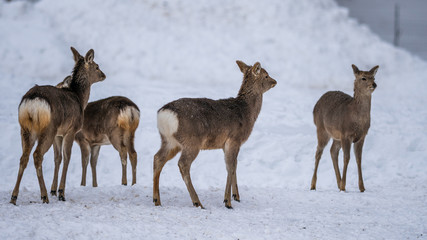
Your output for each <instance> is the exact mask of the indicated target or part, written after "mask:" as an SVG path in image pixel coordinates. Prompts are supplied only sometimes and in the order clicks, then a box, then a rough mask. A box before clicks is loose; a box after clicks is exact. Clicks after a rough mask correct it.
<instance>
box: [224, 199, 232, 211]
mask: <svg viewBox="0 0 427 240" xmlns="http://www.w3.org/2000/svg"><path fill="white" fill-rule="evenodd" d="M224 204H225V207H226V208H228V209H233V207H232V206H231V204H230V203H229V202H228V200H227V199H224Z"/></svg>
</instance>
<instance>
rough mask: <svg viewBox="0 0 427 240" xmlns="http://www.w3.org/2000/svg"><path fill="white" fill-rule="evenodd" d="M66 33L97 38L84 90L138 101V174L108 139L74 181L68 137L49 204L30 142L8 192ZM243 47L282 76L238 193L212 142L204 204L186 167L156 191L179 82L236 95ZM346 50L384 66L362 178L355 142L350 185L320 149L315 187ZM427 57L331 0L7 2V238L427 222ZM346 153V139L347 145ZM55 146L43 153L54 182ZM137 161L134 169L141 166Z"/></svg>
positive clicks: (320, 235) (244, 156)
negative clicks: (232, 191)
mask: <svg viewBox="0 0 427 240" xmlns="http://www.w3.org/2000/svg"><path fill="white" fill-rule="evenodd" d="M70 46H73V47H75V48H76V49H77V50H79V51H80V53H81V54H85V53H86V52H87V51H88V50H89V49H91V48H93V49H94V50H95V61H96V62H97V63H98V64H99V66H100V68H101V70H102V71H103V72H104V73H105V74H106V75H107V78H106V80H105V81H103V82H100V83H96V84H94V85H93V86H92V88H91V95H90V100H91V101H94V100H97V99H101V98H105V97H109V96H114V95H122V96H126V97H128V98H130V99H132V100H133V101H134V102H135V103H136V104H137V105H138V106H139V108H140V110H141V120H140V125H139V128H138V130H137V132H136V140H135V144H136V150H137V152H138V168H137V184H136V185H133V186H129V185H128V186H122V185H121V184H120V183H121V164H120V158H119V155H118V153H117V151H116V150H115V149H114V148H113V147H112V146H103V147H102V148H101V152H100V156H99V160H98V185H99V186H98V187H97V188H93V187H92V186H91V174H90V171H89V173H88V176H87V181H88V183H89V184H88V185H87V186H85V187H82V186H80V180H81V158H80V149H79V147H78V145H77V144H74V147H73V151H72V157H71V158H72V159H71V163H70V166H69V169H68V176H67V185H66V198H67V201H65V202H62V201H58V199H57V198H56V197H53V196H49V199H50V203H49V204H42V201H41V200H40V189H39V185H38V181H37V177H36V172H35V168H34V165H33V160H32V157H31V158H30V162H29V164H28V167H27V168H26V170H25V173H24V177H23V180H22V183H21V188H20V194H19V197H18V200H17V205H16V206H14V205H12V204H10V203H9V201H10V197H11V192H12V189H13V187H14V184H15V182H16V176H17V173H18V168H19V158H20V156H21V154H22V150H21V140H20V134H19V132H20V127H19V123H18V105H19V103H20V100H21V98H22V96H23V95H24V94H25V93H26V92H27V91H28V89H30V88H31V87H33V86H34V85H35V84H38V85H55V84H57V83H58V82H60V81H62V80H63V79H64V77H65V76H67V75H69V74H70V73H71V70H72V68H73V65H74V61H73V55H72V53H71V51H70ZM236 60H242V61H244V62H246V63H247V64H250V65H252V64H254V63H255V62H257V61H259V62H260V63H261V65H262V67H263V68H265V69H266V70H267V71H268V72H269V74H270V76H271V77H273V78H274V79H276V80H277V86H276V87H274V88H273V89H271V90H270V91H268V92H267V93H265V94H264V102H263V107H262V110H261V113H260V115H259V117H258V120H257V122H256V123H255V127H254V129H253V132H252V134H251V136H250V137H249V140H248V141H247V142H246V143H245V144H244V145H243V146H242V148H241V150H240V154H239V157H238V167H237V179H238V180H237V181H238V183H239V187H240V197H241V202H240V203H239V202H235V201H233V202H232V205H233V209H231V210H230V209H227V208H225V207H224V204H223V196H224V187H225V184H226V175H227V174H226V170H225V163H224V156H223V152H222V150H210V151H203V152H201V153H200V154H199V156H198V157H197V159H196V160H195V161H194V163H193V165H192V168H191V175H192V180H193V184H194V187H195V188H196V191H197V193H198V195H199V198H200V201H201V202H202V203H203V206H204V207H205V208H206V209H200V208H195V207H193V206H192V202H191V199H190V196H189V194H188V192H187V189H186V186H185V183H184V182H183V180H182V178H181V174H180V172H179V168H178V166H177V160H178V157H175V158H174V159H172V160H171V161H169V162H168V163H167V164H166V165H165V167H164V169H163V171H162V175H161V177H160V194H161V197H162V206H160V207H155V206H154V204H153V202H152V191H153V189H152V183H153V180H152V177H153V173H152V169H153V156H154V154H155V153H156V152H157V150H158V149H159V147H160V137H159V134H158V131H157V127H156V112H157V110H158V109H159V108H160V107H162V106H163V105H164V104H166V103H168V102H170V101H172V100H175V99H178V98H181V97H208V98H212V99H220V98H228V97H234V96H236V94H237V92H238V90H239V87H240V84H241V81H242V73H241V72H240V71H239V68H238V66H237V65H236V62H235V61H236ZM351 64H355V65H357V66H358V67H359V68H360V69H362V70H369V69H371V68H372V67H373V66H375V65H379V66H380V68H379V70H378V73H377V75H376V83H377V84H378V87H377V89H376V90H375V92H374V93H373V96H372V109H371V119H372V120H371V128H370V130H369V134H368V135H367V137H366V141H365V145H364V149H363V160H362V168H363V175H364V182H365V188H366V191H365V192H363V193H361V192H359V188H358V177H357V166H356V161H355V157H354V154H353V151H352V153H351V159H350V164H349V169H348V176H347V187H346V190H347V191H346V192H340V191H339V190H338V188H337V186H336V180H335V173H334V170H333V166H332V161H331V158H330V155H329V148H330V144H329V145H328V146H327V147H326V148H325V151H324V154H323V157H322V160H321V161H320V165H319V170H318V180H317V190H316V191H310V183H311V177H312V174H313V169H314V154H315V150H316V144H317V140H316V130H315V126H314V124H313V117H312V111H313V106H314V104H315V103H316V101H317V100H318V99H319V97H320V96H321V95H322V94H323V93H324V92H326V91H329V90H341V91H343V92H346V93H348V94H350V95H352V93H353V80H354V75H353V71H352V68H351ZM426 90H427V63H426V62H425V61H423V60H421V59H420V58H418V57H416V56H413V55H411V54H410V53H408V52H406V51H405V50H402V49H397V48H395V47H393V46H392V45H391V44H388V43H385V42H384V41H382V40H381V39H380V38H379V37H377V36H376V35H375V34H374V33H372V32H371V31H370V30H369V29H368V28H367V27H366V26H363V25H360V24H359V23H357V21H355V20H354V19H351V18H349V16H348V10H346V9H345V8H342V7H339V6H338V5H337V4H336V3H335V2H334V1H333V0H319V1H311V0H300V1H291V0H286V1H281V0H267V1H262V2H260V1H255V0H247V1H225V0H219V1H208V0H201V1H157V0H144V1H129V0H125V1H123V0H122V1H119V0H107V1H105V0H104V1H101V0H93V1H83V0H73V1H71V0H66V1H54V0H41V1H37V2H28V1H16V2H11V3H8V2H4V1H1V2H0V95H1V101H0V109H1V110H2V111H1V113H0V129H1V133H2V134H1V135H0V142H1V145H0V239H54V238H69V239H131V238H134V239H135V238H136V239H424V238H425V237H426V234H427V186H426V182H427V174H426V171H427V165H426V160H427V144H426V141H427V124H426V123H427V108H426V106H427V98H426V97H425V92H426ZM339 164H340V167H342V153H340V160H339ZM53 168H54V162H53V150H52V149H50V150H49V152H48V153H47V154H46V155H45V159H44V162H43V171H44V179H45V182H46V186H47V187H48V188H50V184H51V181H52V178H53ZM130 168H131V167H130V164H128V182H130V178H131V174H130V173H131V171H130Z"/></svg>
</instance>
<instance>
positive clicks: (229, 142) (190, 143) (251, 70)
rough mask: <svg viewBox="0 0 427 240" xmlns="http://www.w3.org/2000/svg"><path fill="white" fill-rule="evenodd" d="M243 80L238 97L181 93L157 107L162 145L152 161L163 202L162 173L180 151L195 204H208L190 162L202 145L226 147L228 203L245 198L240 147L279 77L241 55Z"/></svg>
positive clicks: (204, 147) (205, 147)
mask: <svg viewBox="0 0 427 240" xmlns="http://www.w3.org/2000/svg"><path fill="white" fill-rule="evenodd" d="M236 63H237V65H238V66H239V68H240V71H241V72H242V73H243V75H244V77H243V82H242V85H241V87H240V90H239V92H238V94H237V97H235V98H233V97H232V98H227V99H220V100H212V99H208V98H180V99H178V100H175V101H172V102H170V103H167V104H166V105H164V106H163V107H162V108H160V109H159V110H158V112H157V128H158V130H159V133H160V138H161V147H160V149H159V151H158V152H157V153H156V154H155V156H154V161H153V202H154V203H155V205H156V206H159V205H161V202H160V194H159V178H160V173H161V171H162V168H163V166H164V165H165V163H166V162H167V161H169V160H170V159H172V158H173V157H174V156H175V155H176V154H177V153H179V152H182V153H181V156H180V158H179V161H178V166H179V170H180V172H181V176H182V179H183V180H184V182H185V184H186V187H187V190H188V192H189V194H190V197H191V200H192V202H193V206H195V207H200V208H202V209H203V208H204V207H203V205H202V204H201V202H200V200H199V197H198V196H197V193H196V191H195V189H194V187H193V184H192V182H191V177H190V167H191V164H192V162H193V161H194V160H195V159H196V157H197V155H198V153H199V152H200V150H209V149H222V150H223V152H224V156H225V163H226V169H227V183H226V186H225V194H224V204H225V207H227V208H232V206H231V188H232V191H233V198H234V200H235V201H238V202H240V195H239V191H238V187H237V177H236V167H237V155H238V153H239V150H240V147H241V146H242V144H243V143H245V142H246V140H247V139H248V138H249V135H250V134H251V132H252V129H253V127H254V124H255V121H256V119H257V117H258V115H259V113H260V111H261V106H262V98H263V94H264V93H265V92H267V91H268V90H269V89H271V88H273V87H274V86H275V85H276V84H277V82H276V80H274V79H273V78H271V77H270V76H269V74H268V73H267V71H266V70H265V69H264V68H262V67H261V64H260V63H259V62H256V63H255V64H254V65H253V66H248V65H246V64H245V63H244V62H242V61H239V60H237V61H236Z"/></svg>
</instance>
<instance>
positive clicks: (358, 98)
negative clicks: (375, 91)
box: [353, 91, 372, 116]
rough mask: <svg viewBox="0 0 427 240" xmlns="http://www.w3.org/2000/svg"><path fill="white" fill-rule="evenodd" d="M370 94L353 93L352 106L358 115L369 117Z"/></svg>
mask: <svg viewBox="0 0 427 240" xmlns="http://www.w3.org/2000/svg"><path fill="white" fill-rule="evenodd" d="M371 97H372V95H371V94H362V93H359V92H357V91H355V92H354V97H353V105H354V106H355V107H356V109H357V110H358V112H359V114H364V115H368V116H370V113H371Z"/></svg>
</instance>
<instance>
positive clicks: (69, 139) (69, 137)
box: [58, 132, 76, 201]
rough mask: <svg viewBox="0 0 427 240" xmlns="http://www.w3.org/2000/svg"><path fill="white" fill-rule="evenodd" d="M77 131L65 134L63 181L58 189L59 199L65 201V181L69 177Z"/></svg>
mask: <svg viewBox="0 0 427 240" xmlns="http://www.w3.org/2000/svg"><path fill="white" fill-rule="evenodd" d="M75 135H76V133H75V132H71V133H68V134H66V135H65V136H64V150H63V151H64V152H63V153H64V166H63V167H62V176H61V182H60V184H59V189H58V200H60V201H65V183H66V179H67V171H68V165H69V164H70V158H71V148H72V147H73V142H74V136H75Z"/></svg>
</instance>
